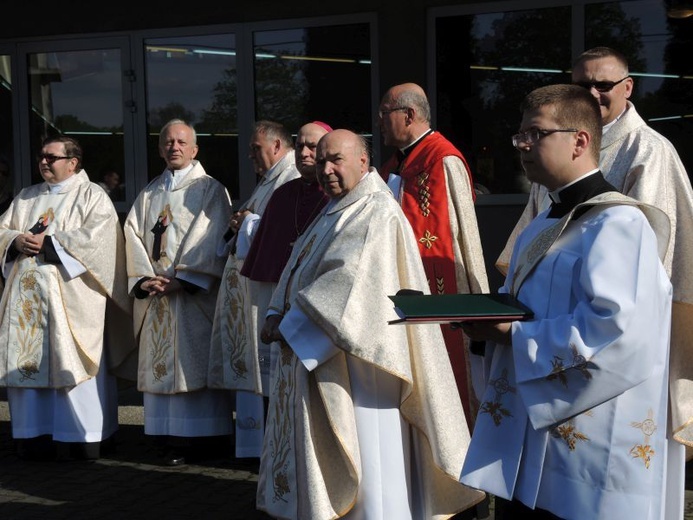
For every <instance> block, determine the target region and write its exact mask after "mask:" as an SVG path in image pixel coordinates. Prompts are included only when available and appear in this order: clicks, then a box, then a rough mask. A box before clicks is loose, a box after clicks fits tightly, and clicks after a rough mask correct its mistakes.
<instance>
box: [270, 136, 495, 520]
mask: <svg viewBox="0 0 693 520" xmlns="http://www.w3.org/2000/svg"><path fill="white" fill-rule="evenodd" d="M316 163H317V172H318V179H319V182H320V183H321V185H322V187H323V189H324V191H325V192H326V193H327V194H328V195H329V197H330V201H329V202H328V204H327V205H326V206H325V209H323V212H322V213H321V215H320V216H319V217H318V218H317V219H316V220H315V221H313V225H312V226H311V227H309V228H308V230H307V231H306V232H305V233H304V234H303V235H302V236H301V237H300V238H299V241H298V242H297V243H296V244H295V245H294V248H293V252H292V255H291V258H290V259H289V262H288V264H287V266H286V268H285V269H284V271H283V273H282V276H281V278H280V281H279V284H278V286H277V289H276V290H275V292H274V295H273V298H272V302H271V304H270V311H268V314H269V316H268V318H267V321H266V323H265V326H264V327H263V329H262V333H261V337H262V340H263V341H264V342H270V341H280V342H281V352H280V354H279V357H278V360H277V365H276V366H275V367H273V370H272V372H271V381H270V403H269V411H268V417H267V426H266V432H265V440H264V445H263V452H262V457H261V459H260V474H259V481H258V492H257V506H258V508H259V509H261V510H264V511H266V512H267V513H269V514H271V515H272V516H275V517H277V518H291V519H320V518H337V517H347V518H364V519H379V518H382V519H389V518H397V519H398V520H399V519H407V518H416V519H422V518H448V517H450V516H452V515H453V514H455V513H457V512H460V511H463V510H465V509H468V508H470V507H472V506H473V505H475V504H476V503H478V502H480V501H481V500H483V498H484V496H485V495H484V494H483V493H480V492H478V491H475V490H470V489H468V488H466V487H465V486H463V485H461V484H460V483H459V481H458V479H459V475H460V470H461V468H462V463H463V460H464V456H465V453H466V447H467V442H468V439H469V433H468V430H467V426H466V424H467V422H466V420H465V417H464V412H463V409H462V404H461V401H460V398H459V394H458V393H457V389H456V384H455V378H454V375H453V373H452V368H451V366H450V361H449V358H448V356H447V352H446V348H445V343H444V341H443V337H442V333H441V330H440V327H439V326H438V325H407V326H404V325H390V324H388V321H389V320H393V319H396V318H397V315H396V313H395V310H394V307H393V304H392V302H391V301H390V299H389V298H388V295H393V294H395V293H397V292H398V291H399V290H400V289H402V288H407V289H414V290H419V291H423V292H426V293H428V292H429V289H428V283H427V281H426V276H425V274H424V270H423V265H422V262H421V257H420V255H419V254H418V249H417V245H416V239H415V238H414V234H413V232H412V230H411V226H410V225H409V223H408V221H407V219H406V217H405V215H404V214H403V213H402V210H401V208H400V207H399V205H398V204H397V202H396V201H395V199H394V197H393V196H392V194H391V192H390V191H389V189H388V187H387V185H386V184H385V183H384V182H383V181H382V179H381V178H380V176H379V174H378V172H377V171H376V170H375V169H372V168H371V169H369V157H368V150H367V145H366V143H365V140H364V139H363V138H362V137H360V136H358V135H356V134H354V133H352V132H350V131H347V130H334V131H333V132H330V133H328V134H326V135H325V136H323V137H322V138H321V139H320V141H319V142H318V148H317V152H316Z"/></svg>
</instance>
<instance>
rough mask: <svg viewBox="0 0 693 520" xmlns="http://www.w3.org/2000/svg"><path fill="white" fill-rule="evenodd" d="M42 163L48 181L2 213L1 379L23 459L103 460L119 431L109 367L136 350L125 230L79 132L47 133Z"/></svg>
mask: <svg viewBox="0 0 693 520" xmlns="http://www.w3.org/2000/svg"><path fill="white" fill-rule="evenodd" d="M36 165H37V169H38V171H39V172H40V174H41V177H42V178H43V180H44V182H42V183H40V184H35V185H33V186H29V187H27V188H24V189H23V190H22V191H21V192H20V193H19V194H18V195H17V197H15V199H14V200H13V202H12V204H11V205H10V207H9V209H8V210H7V211H6V212H5V213H4V214H3V215H2V218H0V257H1V258H2V275H3V277H4V279H5V288H4V294H3V298H2V301H1V302H0V384H1V385H2V386H6V387H7V397H8V403H9V406H10V414H11V418H12V436H13V438H14V439H15V440H16V444H17V451H18V455H19V456H20V457H22V458H24V459H29V460H49V459H56V458H58V459H61V460H65V459H69V458H77V459H95V458H98V457H99V456H100V455H101V444H102V442H103V441H106V440H107V439H109V438H110V437H111V436H112V435H113V434H114V433H115V431H116V430H117V428H118V402H117V399H118V389H117V385H116V380H115V378H114V377H113V375H111V374H110V373H109V369H112V368H115V365H116V364H118V362H119V361H122V360H123V359H125V357H126V355H127V354H128V353H129V352H130V351H132V350H133V344H132V335H131V334H130V335H129V334H128V331H129V330H131V327H130V326H129V325H130V323H131V322H132V317H131V308H132V304H131V302H130V301H129V298H128V296H127V292H126V290H125V287H126V285H125V284H126V273H125V267H124V266H125V250H124V241H123V233H122V231H121V227H120V222H119V220H118V214H117V213H116V210H115V208H114V207H113V203H112V202H111V200H110V199H109V198H108V195H106V192H104V190H102V189H101V188H100V187H99V186H98V185H97V184H95V183H93V182H90V181H89V177H88V176H87V173H86V171H85V170H84V169H82V147H81V146H80V144H79V143H78V142H77V141H76V140H75V139H73V138H71V137H67V136H63V135H61V136H56V137H50V138H48V139H46V140H45V141H44V142H43V145H42V148H41V152H40V153H39V154H38V156H37V157H36ZM112 304H115V305H113V306H111V305H112ZM115 319H118V320H119V321H118V323H116V322H115V321H113V320H115ZM123 324H125V327H123ZM111 325H112V326H113V327H117V328H118V329H119V330H118V333H117V335H112V334H108V331H111V329H110V326H111ZM111 332H112V331H111ZM105 336H106V337H105ZM109 361H110V363H108V362H109Z"/></svg>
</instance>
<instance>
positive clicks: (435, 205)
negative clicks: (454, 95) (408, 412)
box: [380, 132, 476, 425]
mask: <svg viewBox="0 0 693 520" xmlns="http://www.w3.org/2000/svg"><path fill="white" fill-rule="evenodd" d="M451 155H453V156H455V157H459V158H460V159H461V160H462V162H463V163H464V165H465V168H466V169H467V173H468V175H469V177H470V178H469V182H470V184H471V185H472V186H473V185H474V183H473V181H472V178H471V170H470V169H469V166H468V165H467V162H466V160H465V158H464V157H463V156H462V153H461V152H460V151H459V150H458V149H457V148H455V146H454V145H453V144H452V143H451V142H450V141H448V140H447V139H446V138H445V137H443V136H442V135H441V134H440V133H438V132H433V133H431V134H429V135H427V136H425V137H424V138H423V139H421V141H419V142H418V143H416V144H415V145H414V147H413V149H412V150H411V151H410V153H408V154H407V155H406V156H405V157H404V159H403V160H402V162H401V164H399V167H398V162H399V158H400V157H401V154H395V155H394V156H393V157H392V158H391V159H390V160H389V161H387V162H386V163H385V164H384V165H383V167H382V169H381V170H380V175H381V176H382V178H383V180H385V181H386V182H387V179H388V177H389V175H390V173H399V175H401V177H402V198H401V205H402V210H403V211H404V214H405V215H406V216H407V219H408V220H409V222H410V224H411V226H412V228H413V229H414V235H415V236H416V238H417V240H418V244H419V253H421V259H422V260H423V265H424V270H425V271H426V277H427V278H428V284H429V286H430V288H431V293H432V294H455V293H457V278H456V275H455V256H454V254H453V247H452V244H453V236H452V231H451V229H450V212H449V208H448V192H447V183H446V182H445V172H444V171H443V158H444V157H447V156H451ZM472 193H474V192H473V191H472ZM441 327H442V330H443V337H444V339H445V345H446V347H447V350H448V354H449V356H450V362H451V364H452V370H453V372H454V374H455V379H456V381H457V388H458V390H459V392H460V397H461V398H462V404H463V406H464V410H465V413H466V414H467V418H468V419H467V420H468V422H469V424H470V425H471V424H473V423H474V414H475V413H476V406H473V405H472V400H473V401H476V399H474V397H473V396H474V392H473V390H472V388H471V381H470V380H469V377H468V368H467V367H468V361H467V353H466V349H465V347H464V344H465V343H464V340H465V338H464V334H463V333H462V331H461V330H460V329H453V328H452V327H451V326H450V325H441Z"/></svg>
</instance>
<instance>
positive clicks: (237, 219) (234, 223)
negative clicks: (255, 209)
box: [229, 209, 252, 233]
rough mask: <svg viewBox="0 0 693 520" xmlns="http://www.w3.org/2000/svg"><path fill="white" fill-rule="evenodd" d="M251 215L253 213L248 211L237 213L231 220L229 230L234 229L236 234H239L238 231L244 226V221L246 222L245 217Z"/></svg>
mask: <svg viewBox="0 0 693 520" xmlns="http://www.w3.org/2000/svg"><path fill="white" fill-rule="evenodd" d="M251 213H252V211H250V210H247V209H244V210H241V211H236V212H235V213H234V214H233V215H231V220H230V221H229V228H230V229H232V230H233V232H234V233H238V230H239V229H241V225H242V224H243V220H245V217H247V216H248V215H250V214H251Z"/></svg>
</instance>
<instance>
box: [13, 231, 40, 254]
mask: <svg viewBox="0 0 693 520" xmlns="http://www.w3.org/2000/svg"><path fill="white" fill-rule="evenodd" d="M45 237H46V235H45V233H40V234H38V235H33V234H31V233H23V234H21V235H19V236H18V237H17V238H15V239H14V247H15V249H16V250H17V251H19V252H20V253H23V254H25V255H27V256H34V255H37V254H39V253H40V252H41V249H42V248H43V239H44V238H45Z"/></svg>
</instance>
